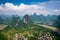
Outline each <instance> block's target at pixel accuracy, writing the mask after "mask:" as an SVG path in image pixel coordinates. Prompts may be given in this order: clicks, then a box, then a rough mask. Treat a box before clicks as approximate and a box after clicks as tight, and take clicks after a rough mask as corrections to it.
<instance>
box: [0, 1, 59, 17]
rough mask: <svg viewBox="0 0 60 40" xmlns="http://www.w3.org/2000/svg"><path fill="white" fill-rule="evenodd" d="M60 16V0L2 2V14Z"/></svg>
mask: <svg viewBox="0 0 60 40" xmlns="http://www.w3.org/2000/svg"><path fill="white" fill-rule="evenodd" d="M34 13H36V14H37V15H39V14H44V15H60V0H0V14H6V15H12V14H17V15H21V16H23V15H25V14H28V15H33V14H34Z"/></svg>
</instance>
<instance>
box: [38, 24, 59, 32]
mask: <svg viewBox="0 0 60 40" xmlns="http://www.w3.org/2000/svg"><path fill="white" fill-rule="evenodd" d="M37 25H39V26H42V27H44V28H48V29H50V30H52V31H54V32H58V33H60V30H59V29H58V28H56V27H53V26H48V25H41V24H37Z"/></svg>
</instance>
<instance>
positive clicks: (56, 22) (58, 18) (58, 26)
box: [55, 15, 60, 29]
mask: <svg viewBox="0 0 60 40" xmlns="http://www.w3.org/2000/svg"><path fill="white" fill-rule="evenodd" d="M55 26H56V27H57V28H59V29H60V15H59V16H58V17H57V19H56V21H55Z"/></svg>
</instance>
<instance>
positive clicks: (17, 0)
mask: <svg viewBox="0 0 60 40" xmlns="http://www.w3.org/2000/svg"><path fill="white" fill-rule="evenodd" d="M46 1H50V0H0V4H5V3H6V2H9V3H13V4H15V5H19V4H21V3H24V4H31V3H32V2H35V3H37V2H46Z"/></svg>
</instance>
